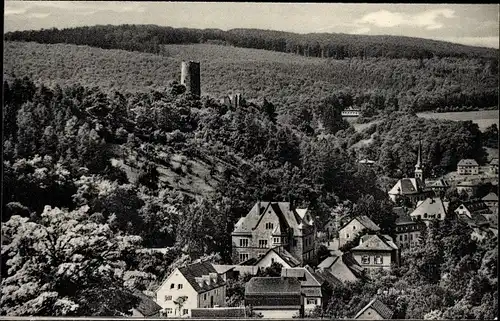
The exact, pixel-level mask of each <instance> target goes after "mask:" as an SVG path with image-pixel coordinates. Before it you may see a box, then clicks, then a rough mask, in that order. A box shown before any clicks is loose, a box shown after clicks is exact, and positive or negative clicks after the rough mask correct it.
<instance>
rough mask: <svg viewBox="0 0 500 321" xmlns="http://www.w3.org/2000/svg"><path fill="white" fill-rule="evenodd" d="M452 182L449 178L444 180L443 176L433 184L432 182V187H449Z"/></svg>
mask: <svg viewBox="0 0 500 321" xmlns="http://www.w3.org/2000/svg"><path fill="white" fill-rule="evenodd" d="M449 186H450V183H448V181H447V180H444V179H442V178H440V179H438V180H436V181H435V182H433V183H432V184H430V187H449Z"/></svg>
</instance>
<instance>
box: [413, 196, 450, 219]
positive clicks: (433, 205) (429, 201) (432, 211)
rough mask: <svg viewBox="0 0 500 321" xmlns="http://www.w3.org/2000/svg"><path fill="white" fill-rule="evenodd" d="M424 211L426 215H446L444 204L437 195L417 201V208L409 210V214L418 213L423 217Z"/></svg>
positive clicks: (414, 214) (415, 214)
mask: <svg viewBox="0 0 500 321" xmlns="http://www.w3.org/2000/svg"><path fill="white" fill-rule="evenodd" d="M426 213H427V215H437V214H441V217H444V216H445V215H446V205H445V203H444V202H443V200H442V199H441V198H439V197H428V198H426V199H425V200H424V201H422V202H419V204H418V206H417V208H415V210H413V212H411V214H410V216H411V217H414V216H417V215H420V217H424V214H426Z"/></svg>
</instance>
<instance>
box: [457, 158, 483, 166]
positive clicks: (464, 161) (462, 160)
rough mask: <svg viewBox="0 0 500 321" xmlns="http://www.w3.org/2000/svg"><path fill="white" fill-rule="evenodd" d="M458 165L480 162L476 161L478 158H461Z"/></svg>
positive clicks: (473, 164) (471, 164)
mask: <svg viewBox="0 0 500 321" xmlns="http://www.w3.org/2000/svg"><path fill="white" fill-rule="evenodd" d="M457 165H458V166H479V164H478V163H477V162H476V160H475V159H471V158H464V159H461V160H460V161H459V162H458V164H457Z"/></svg>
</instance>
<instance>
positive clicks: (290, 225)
mask: <svg viewBox="0 0 500 321" xmlns="http://www.w3.org/2000/svg"><path fill="white" fill-rule="evenodd" d="M231 236H232V245H233V262H235V263H238V262H243V261H246V260H248V259H250V258H255V259H258V258H260V256H262V255H264V254H266V253H267V252H268V251H269V249H271V248H282V249H284V250H285V251H287V252H289V253H291V255H293V257H295V258H296V259H297V260H298V261H299V262H300V264H301V265H303V264H307V263H309V262H311V263H314V261H315V260H316V252H315V249H316V227H315V223H314V220H313V218H312V216H311V214H310V213H309V211H308V210H307V209H297V208H295V207H294V206H292V204H291V203H289V202H257V203H256V204H255V205H254V207H253V208H252V209H251V210H250V212H249V213H248V214H247V215H246V216H245V217H242V218H241V219H240V220H239V221H238V222H237V223H236V225H235V228H234V231H233V233H232V234H231Z"/></svg>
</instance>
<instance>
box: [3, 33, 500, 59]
mask: <svg viewBox="0 0 500 321" xmlns="http://www.w3.org/2000/svg"><path fill="white" fill-rule="evenodd" d="M5 40H13V41H35V42H39V43H72V44H77V45H89V46H93V47H99V48H103V49H125V50H135V51H145V52H152V53H160V52H161V51H162V47H161V45H165V44H192V43H204V42H212V43H218V44H221V43H222V44H227V45H232V46H236V47H244V48H254V49H266V50H273V51H280V52H287V53H294V54H299V55H303V56H308V57H321V58H330V57H331V58H335V59H344V58H369V57H387V58H407V59H419V58H420V59H423V58H432V57H439V58H441V57H460V58H478V57H482V58H488V59H489V58H492V59H493V60H496V61H497V63H498V50H494V49H488V48H481V47H470V46H464V45H459V44H453V43H449V42H443V41H436V40H428V39H419V38H410V37H401V36H366V35H347V34H329V33H311V34H296V33H291V32H283V31H273V30H259V29H232V30H228V31H223V30H220V29H203V30H202V29H188V28H171V27H161V26H156V25H120V26H112V25H98V26H92V27H76V28H69V29H61V30H59V29H56V28H52V29H45V30H39V31H34V30H30V31H15V32H8V33H7V34H6V35H5Z"/></svg>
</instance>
